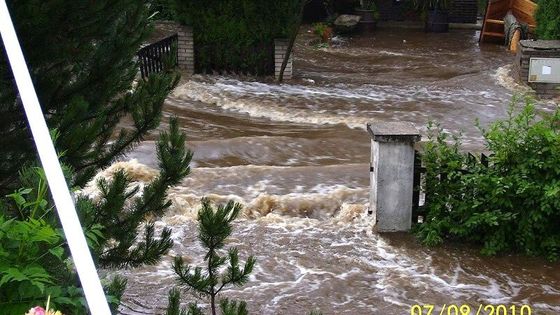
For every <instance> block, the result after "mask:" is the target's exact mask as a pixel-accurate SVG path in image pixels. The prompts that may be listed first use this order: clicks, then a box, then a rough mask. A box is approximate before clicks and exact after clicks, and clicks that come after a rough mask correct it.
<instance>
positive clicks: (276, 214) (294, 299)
mask: <svg viewBox="0 0 560 315" xmlns="http://www.w3.org/2000/svg"><path fill="white" fill-rule="evenodd" d="M477 39H478V33H477V32H476V31H471V30H461V31H459V30H454V31H452V32H450V33H448V34H425V33H423V32H421V31H417V30H399V29H391V30H388V29H387V30H383V29H382V30H378V31H377V32H376V34H375V36H372V37H354V38H348V37H346V38H337V40H336V42H335V43H336V45H335V46H333V47H331V48H323V49H316V48H314V47H313V46H312V45H310V42H311V41H312V40H313V35H312V34H309V33H307V32H304V33H303V34H302V36H301V37H300V39H299V40H298V43H297V45H296V59H295V69H296V72H297V78H296V79H295V80H293V81H291V82H287V83H284V84H280V85H279V84H275V83H273V82H271V81H270V80H264V81H258V80H253V79H251V78H239V77H236V78H232V77H220V76H195V77H193V78H192V79H185V80H183V83H182V84H181V85H180V86H179V87H178V88H177V89H176V90H175V91H174V93H173V94H172V95H171V96H170V97H169V99H168V100H167V102H166V105H165V109H164V116H166V117H169V116H172V115H173V116H177V117H178V118H179V121H180V124H181V128H182V129H183V130H184V131H185V132H186V133H187V135H188V145H189V147H190V148H191V149H192V150H193V151H194V152H195V156H194V160H193V163H192V165H193V172H192V174H191V175H190V176H189V177H188V178H187V179H185V180H184V181H183V182H182V183H181V184H180V185H179V186H177V187H174V188H172V189H171V193H170V198H171V199H172V200H173V201H174V205H173V207H172V208H171V209H170V211H169V213H168V214H167V215H166V216H165V217H163V218H161V219H160V220H159V221H158V226H160V227H161V226H164V225H167V226H171V227H172V228H173V231H174V232H173V239H174V241H175V245H174V247H173V249H172V251H171V253H170V254H169V255H168V256H167V257H165V259H164V260H163V261H162V262H161V263H160V264H158V265H156V266H151V267H143V268H138V269H132V270H127V271H123V272H120V273H121V274H123V275H125V276H127V277H128V279H129V281H128V289H127V291H126V293H125V296H124V303H123V306H122V307H121V310H120V311H121V313H123V314H161V313H163V308H164V306H165V304H166V296H167V291H168V290H169V289H170V288H171V287H173V286H174V285H175V284H176V281H175V278H174V275H173V272H172V271H171V261H172V257H174V256H175V255H181V256H183V257H184V258H185V259H186V260H187V261H188V262H191V263H194V264H200V263H201V256H202V252H203V249H202V248H201V247H200V245H199V244H198V243H197V241H196V224H195V218H196V211H197V209H198V206H199V200H200V198H201V197H204V196H208V197H209V198H210V199H211V200H213V201H216V202H223V201H226V200H229V199H233V200H236V201H239V202H241V203H243V204H244V206H245V208H244V212H243V214H242V218H241V219H240V220H239V221H238V222H237V223H236V224H235V231H234V234H233V236H232V239H231V240H230V242H229V245H235V246H238V247H239V249H240V252H241V256H242V258H244V257H246V256H247V255H249V254H251V255H255V256H256V257H257V266H256V269H255V271H254V272H253V274H252V275H251V280H250V281H249V283H248V284H247V285H245V286H244V287H242V288H234V289H231V290H226V291H225V292H224V294H223V296H227V297H230V298H236V299H243V300H245V301H247V302H248V305H249V309H250V311H251V313H253V314H307V313H308V312H309V311H311V310H313V309H319V310H321V311H322V312H323V314H410V308H411V307H412V306H413V305H415V304H434V305H436V309H437V310H438V311H439V309H440V307H441V306H443V305H444V304H447V305H449V304H468V305H470V306H471V307H473V308H476V307H478V305H479V304H495V305H496V304H504V305H514V304H515V305H522V304H526V305H529V306H531V307H532V310H533V314H558V313H560V272H559V267H560V266H559V265H558V264H552V263H547V262H545V261H543V260H542V259H537V258H527V257H522V256H503V257H492V258H489V257H484V256H481V255H479V253H478V250H477V249H476V248H470V247H465V246H459V245H447V246H444V247H439V248H426V247H423V246H421V245H419V244H418V243H417V241H416V240H415V239H414V238H413V237H412V236H410V235H407V234H395V235H378V234H375V233H372V232H371V225H372V223H371V220H369V217H368V216H367V215H366V212H367V193H368V186H369V175H368V170H369V167H368V164H367V163H368V159H369V146H370V144H369V137H368V134H367V132H366V131H365V124H366V122H375V121H411V122H413V123H415V124H417V126H419V127H421V129H422V132H423V133H424V134H425V127H424V126H425V125H426V123H427V122H428V121H430V120H433V121H437V122H439V123H441V125H442V127H443V128H445V129H446V130H449V131H454V132H459V131H461V132H462V133H463V135H464V137H463V142H464V147H465V149H468V150H471V151H480V150H483V149H484V147H483V141H482V138H481V137H480V133H479V131H478V130H477V128H476V127H474V121H475V119H476V118H478V119H479V120H480V123H481V124H482V125H483V126H484V125H487V124H489V123H490V122H492V121H494V120H495V119H498V118H502V117H504V116H505V115H506V112H507V106H508V103H509V101H510V99H511V96H512V94H513V93H514V91H515V90H519V89H520V87H519V86H517V85H516V84H515V83H514V82H513V81H512V80H511V79H510V76H509V72H510V70H511V67H510V66H509V65H510V64H511V63H512V61H513V56H512V55H511V54H509V53H508V52H507V51H505V49H504V48H503V47H501V46H496V45H485V46H479V45H478V43H477ZM554 106H555V105H554V104H552V103H543V104H540V105H539V108H540V109H541V110H545V111H547V110H551V109H553V108H554ZM165 126H166V124H165V123H164V124H162V127H161V128H162V129H164V128H165ZM153 140H154V136H152V137H149V138H148V140H147V141H145V142H143V143H142V144H141V145H140V146H139V147H138V148H137V149H136V150H135V151H134V152H132V153H131V154H130V156H129V158H135V159H137V160H136V161H128V162H124V163H121V166H124V167H125V168H127V169H128V171H129V173H130V174H131V175H132V176H133V177H134V178H136V179H137V180H139V182H141V181H142V180H149V179H150V178H152V177H153V176H154V172H153V170H151V168H152V167H155V166H156V165H157V164H156V160H155V153H154V151H155V150H154V141H153ZM100 176H110V170H109V171H107V172H105V173H102V174H100ZM183 296H184V298H183V301H184V302H185V303H186V302H190V301H194V300H195V299H196V298H195V297H194V296H193V295H191V294H190V293H187V292H185V293H184V295H183ZM202 303H204V302H202ZM473 314H474V310H473Z"/></svg>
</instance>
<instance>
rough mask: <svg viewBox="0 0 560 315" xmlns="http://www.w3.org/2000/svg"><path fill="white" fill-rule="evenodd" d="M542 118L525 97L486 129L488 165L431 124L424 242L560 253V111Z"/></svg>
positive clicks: (493, 250) (496, 250) (554, 256)
mask: <svg viewBox="0 0 560 315" xmlns="http://www.w3.org/2000/svg"><path fill="white" fill-rule="evenodd" d="M543 116H544V117H542V118H541V117H539V116H538V115H537V113H536V111H535V108H534V106H533V105H532V101H531V100H527V103H526V105H525V106H524V107H523V108H521V109H520V110H519V108H518V107H514V106H512V107H511V110H510V112H509V116H508V118H507V119H505V120H501V121H497V122H495V123H494V124H492V125H491V126H490V127H489V129H487V130H482V132H483V135H484V138H485V140H486V148H487V150H488V151H490V152H491V155H490V157H489V166H488V167H486V166H484V165H482V164H481V163H480V161H478V162H477V161H473V159H472V158H469V157H468V156H467V155H466V154H464V153H462V152H461V151H460V150H459V148H460V143H459V142H458V140H457V138H455V141H452V142H454V144H451V145H450V144H448V142H449V141H448V140H449V135H448V134H445V133H443V132H442V131H441V130H440V129H439V128H430V130H431V131H430V140H429V141H428V143H427V144H426V146H425V150H424V155H423V162H424V164H425V166H426V169H427V174H426V182H425V186H426V187H425V188H426V191H427V192H428V194H429V195H428V196H427V202H426V208H427V214H426V218H425V220H424V223H423V224H420V225H419V226H417V235H418V236H419V237H420V239H421V240H422V241H423V242H424V243H426V244H428V245H435V244H438V243H441V242H443V241H444V240H456V241H460V242H467V243H474V244H479V245H482V252H483V253H484V254H489V255H491V254H496V253H501V252H521V253H525V254H529V255H539V256H545V257H547V258H548V259H550V260H557V259H558V258H559V257H560V109H557V110H556V111H555V112H554V113H553V114H551V115H544V114H543ZM465 170H466V171H465ZM440 174H445V175H444V176H441V175H440Z"/></svg>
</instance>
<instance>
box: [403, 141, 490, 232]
mask: <svg viewBox="0 0 560 315" xmlns="http://www.w3.org/2000/svg"><path fill="white" fill-rule="evenodd" d="M468 160H469V161H470V162H472V163H475V162H476V157H475V156H474V155H473V154H471V153H468ZM480 163H481V164H482V165H484V166H485V167H488V156H487V155H486V154H484V153H480ZM462 172H463V173H464V174H465V173H468V172H469V171H468V170H462ZM424 174H426V168H425V167H424V166H422V154H421V153H420V152H418V151H414V180H413V192H412V223H418V218H419V217H422V219H425V218H426V205H427V204H428V202H429V200H430V192H429V191H425V190H422V181H423V176H425V175H424ZM439 177H440V180H444V179H445V178H447V174H439ZM421 194H423V196H424V200H421V199H420V196H421ZM422 201H423V202H422Z"/></svg>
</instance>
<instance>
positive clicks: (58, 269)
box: [0, 168, 97, 315]
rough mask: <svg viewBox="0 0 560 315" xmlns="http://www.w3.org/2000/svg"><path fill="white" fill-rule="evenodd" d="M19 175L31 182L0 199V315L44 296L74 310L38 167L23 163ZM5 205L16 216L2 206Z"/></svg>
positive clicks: (68, 272) (77, 302) (73, 290)
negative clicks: (0, 310)
mask: <svg viewBox="0 0 560 315" xmlns="http://www.w3.org/2000/svg"><path fill="white" fill-rule="evenodd" d="M21 176H22V182H28V183H30V182H36V183H37V185H36V186H35V188H22V189H19V190H18V191H16V192H14V193H12V194H10V195H8V196H7V199H8V200H6V201H5V202H4V203H2V204H0V301H2V314H18V315H20V314H23V313H24V312H25V311H26V310H29V307H30V306H32V305H38V304H42V303H43V302H44V301H45V300H46V298H47V296H50V297H51V300H52V304H53V305H54V306H57V307H60V308H61V309H64V310H71V313H73V314H79V313H80V312H79V311H78V310H80V309H83V308H84V307H85V301H84V300H83V297H82V292H81V290H80V289H79V288H77V287H76V286H75V285H74V283H75V274H74V273H73V271H72V266H71V264H70V263H69V260H68V253H67V251H66V248H65V246H66V244H65V240H64V235H63V234H62V231H61V230H59V229H57V228H55V226H56V225H53V224H52V223H51V222H50V216H49V214H50V213H51V211H52V207H50V206H49V202H48V201H47V185H46V180H45V176H44V172H43V171H42V169H39V168H29V169H26V170H24V171H22V172H21ZM10 204H13V208H14V209H16V210H15V211H17V215H13V214H11V213H10V211H8V210H9V209H10V208H9V205H10ZM91 232H92V235H96V234H97V233H96V231H91ZM82 313H83V312H82Z"/></svg>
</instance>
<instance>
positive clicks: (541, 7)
mask: <svg viewBox="0 0 560 315" xmlns="http://www.w3.org/2000/svg"><path fill="white" fill-rule="evenodd" d="M559 12H560V0H539V1H538V8H537V12H536V13H535V20H536V21H537V29H536V33H537V37H538V38H539V39H560V15H559V14H558V13H559Z"/></svg>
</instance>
